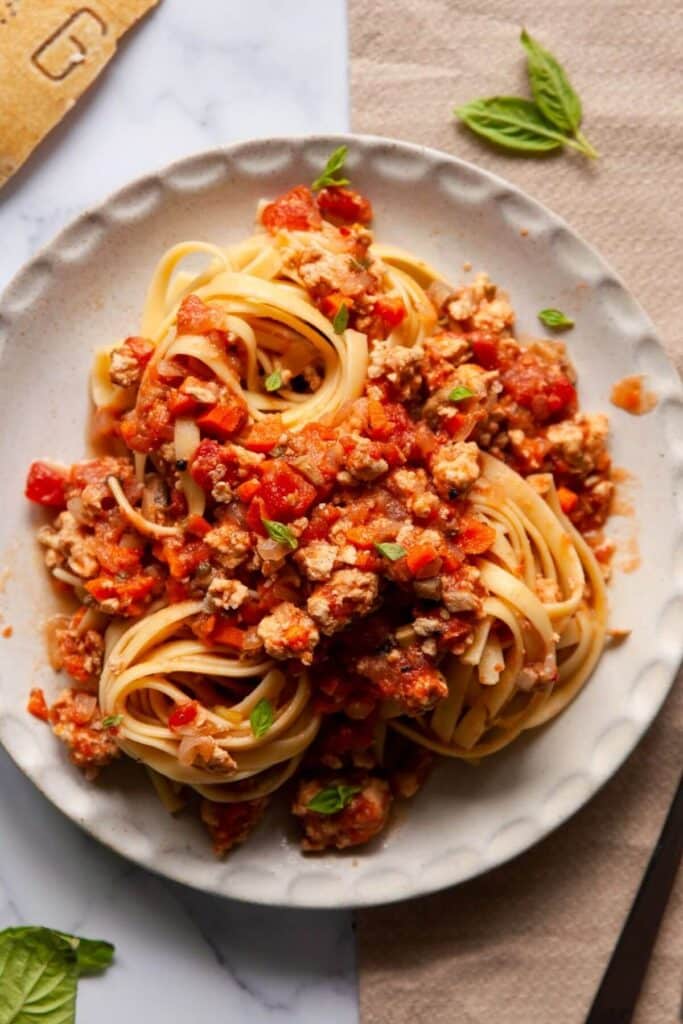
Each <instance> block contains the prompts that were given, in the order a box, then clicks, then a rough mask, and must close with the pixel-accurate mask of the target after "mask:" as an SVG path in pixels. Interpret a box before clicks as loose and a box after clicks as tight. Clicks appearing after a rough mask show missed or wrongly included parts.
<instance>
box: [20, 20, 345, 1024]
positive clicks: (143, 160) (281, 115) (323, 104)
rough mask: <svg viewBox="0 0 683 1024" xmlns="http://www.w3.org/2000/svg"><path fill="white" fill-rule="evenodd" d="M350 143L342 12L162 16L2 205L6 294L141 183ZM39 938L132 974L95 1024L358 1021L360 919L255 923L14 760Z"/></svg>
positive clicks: (114, 979) (108, 987)
mask: <svg viewBox="0 0 683 1024" xmlns="http://www.w3.org/2000/svg"><path fill="white" fill-rule="evenodd" d="M347 127H348V94H347V79H346V12H345V6H344V3H343V0H325V3H320V0H250V2H249V3H248V4H245V3H239V2H236V0H231V2H226V0H201V2H198V3H194V4H188V3H187V2H186V0H163V2H162V3H161V4H160V6H159V7H158V9H157V10H155V11H154V12H153V14H152V15H151V16H150V17H148V18H147V19H146V20H145V21H144V22H143V23H142V24H141V25H140V26H139V28H138V29H136V30H135V31H134V32H133V33H132V34H131V35H130V36H129V37H128V38H127V39H126V40H125V41H124V42H123V43H122V45H121V47H120V52H119V54H118V55H117V57H116V58H115V60H114V61H113V62H112V64H111V65H110V67H109V68H108V69H107V71H106V72H105V74H104V75H102V76H101V79H100V80H99V81H98V82H97V83H96V85H95V86H94V87H93V88H92V89H91V91H90V92H89V93H88V94H86V96H85V97H84V98H83V100H82V101H81V102H80V103H79V105H78V107H77V108H76V110H75V111H74V112H72V114H71V116H70V117H68V118H67V119H66V120H65V122H64V123H63V124H62V125H60V126H59V127H58V128H57V129H56V130H55V131H54V132H53V133H52V135H51V136H50V137H49V138H48V139H47V140H46V141H45V142H44V143H43V144H42V146H41V147H40V148H39V149H38V150H37V151H36V153H34V154H33V156H32V157H31V158H30V160H29V161H28V163H27V164H26V165H25V167H24V168H23V169H22V170H21V171H20V172H19V174H17V175H16V177H15V178H14V179H12V180H11V181H10V183H9V184H8V185H7V186H6V187H5V188H4V189H3V191H2V192H1V193H0V231H1V233H2V239H3V245H2V246H0V287H2V286H4V285H5V284H6V282H7V281H8V280H9V278H10V277H11V276H12V274H13V273H14V272H15V271H16V270H17V269H18V268H19V267H20V266H21V265H22V263H24V261H25V260H26V259H27V258H28V257H29V256H31V255H32V254H33V253H34V252H35V251H36V249H37V248H38V247H39V246H40V245H42V244H43V243H44V242H45V241H47V240H48V239H49V238H50V237H51V236H52V235H53V234H54V233H55V232H56V231H58V230H59V229H60V228H61V227H62V226H63V225H64V224H66V223H67V222H68V221H69V220H70V219H71V218H72V217H73V216H74V215H75V214H77V213H79V212H80V211H81V210H83V209H84V208H86V207H87V206H88V205H90V204H92V203H94V202H96V201H97V200H98V199H100V198H101V197H102V196H104V195H105V194H106V193H107V192H109V191H111V190H112V189H114V188H117V187H118V186H120V185H122V184H124V183H125V182H126V181H128V180H129V179H130V178H132V177H135V176H136V175H138V174H141V173H144V172H146V171H149V170H152V169H153V168H155V167H157V166H160V165H162V164H164V163H166V162H167V161H169V160H172V159H174V158H176V157H180V156H183V155H186V154H188V153H191V152H193V151H195V150H199V149H203V148H207V147H210V146H213V145H219V144H223V143H227V142H230V141H233V140H235V139H239V138H247V137H250V136H256V135H269V134H286V133H288V132H290V133H304V132H316V131H335V130H345V129H346V128H347ZM1 642H2V641H1V640H0V643H1ZM36 642H37V643H38V642H40V641H39V637H38V636H36ZM46 742H49V737H48V736H47V735H46ZM207 856H210V853H209V851H208V847H207ZM23 922H26V923H40V924H46V925H51V926H54V927H59V928H62V929H64V930H67V931H73V932H77V933H81V934H84V935H87V936H92V937H102V938H107V939H109V940H110V941H112V942H114V943H115V944H116V947H117V956H116V962H115V965H114V966H113V967H112V968H111V969H110V970H109V971H108V972H107V974H106V975H104V976H102V977H101V978H94V979H85V980H84V981H83V982H82V983H81V985H80V990H79V997H78V1004H79V1010H78V1020H79V1022H84V1024H90V1022H95V1021H97V1024H113V1022H116V1024H120V1021H121V1020H129V1021H131V1022H137V1021H142V1020H143V1019H144V1021H145V1022H146V1024H155V1022H156V1021H162V1020H163V1021H165V1022H168V1021H169V1020H171V1021H181V1020H184V1019H186V1018H188V1017H189V1019H193V1018H195V1017H196V1016H197V1014H198V1013H201V1015H202V1017H204V1016H205V1015H206V1017H207V1019H209V1020H211V1021H216V1022H217V1024H221V1022H228V1021H231V1022H233V1021H237V1022H241V1021H246V1020H248V1021H249V1022H250V1024H260V1022H275V1021H279V1022H296V1024H307V1022H310V1024H314V1022H315V1024H318V1022H319V1021H323V1020H327V1021H334V1022H335V1024H353V1022H355V1021H356V1020H357V1008H356V1003H357V1000H356V983H355V965H354V944H353V936H352V927H351V915H350V914H348V913H344V912H314V911H311V912H305V911H284V910H279V909H269V908H264V907H253V906H249V905H246V904H242V903H237V902H233V901H228V900H224V899H219V898H216V897H212V896H206V895H204V894H201V893H197V892H194V891H193V890H190V889H186V888H184V887H183V886H180V885H177V884H175V883H170V882H167V881H165V880H164V879H162V878H159V877H156V876H155V875H152V874H149V873H147V872H145V871H142V870H141V869H139V868H137V867H135V866H133V865H131V864H129V863H128V862H126V861H124V860H122V859H121V858H119V857H118V856H116V855H115V854H113V853H111V852H109V851H108V850H106V849H104V848H103V847H101V846H100V845H99V844H97V843H96V842H94V841H93V840H92V839H90V838H89V837H88V836H87V835H85V834H84V833H82V832H80V831H79V829H78V828H76V827H75V826H74V825H72V824H71V823H70V822H69V821H67V819H66V818H64V817H63V816H62V815H61V814H60V813H59V812H58V811H56V810H55V809H54V808H53V807H52V806H51V805H50V804H49V803H48V802H47V801H46V800H45V799H44V798H43V797H42V796H41V795H40V794H39V793H38V792H37V791H36V790H35V788H34V787H33V786H32V784H31V783H29V782H28V781H27V780H26V779H25V778H24V777H23V776H22V775H21V774H20V772H18V771H17V769H16V768H15V767H14V765H13V764H12V763H11V762H10V761H9V759H8V758H7V757H6V755H5V754H4V753H1V752H0V927H5V926H6V925H10V924H17V923H23Z"/></svg>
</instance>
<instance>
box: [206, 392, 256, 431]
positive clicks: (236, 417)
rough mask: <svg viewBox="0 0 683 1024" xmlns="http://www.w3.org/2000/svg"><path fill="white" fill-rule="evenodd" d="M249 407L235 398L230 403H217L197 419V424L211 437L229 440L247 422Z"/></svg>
mask: <svg viewBox="0 0 683 1024" xmlns="http://www.w3.org/2000/svg"><path fill="white" fill-rule="evenodd" d="M247 415H248V413H247V407H246V405H245V403H244V402H240V401H239V400H238V399H237V398H235V399H234V400H233V401H232V402H231V404H230V405H216V406H214V407H213V409H209V411H208V412H205V413H204V415H203V416H200V417H199V419H198V420H197V426H198V427H199V429H200V430H201V431H203V432H204V433H205V434H208V435H209V437H214V438H217V439H218V440H219V441H227V440H228V438H229V437H233V435H234V434H238V433H239V431H240V430H241V429H242V427H243V426H244V424H245V423H246V422H247Z"/></svg>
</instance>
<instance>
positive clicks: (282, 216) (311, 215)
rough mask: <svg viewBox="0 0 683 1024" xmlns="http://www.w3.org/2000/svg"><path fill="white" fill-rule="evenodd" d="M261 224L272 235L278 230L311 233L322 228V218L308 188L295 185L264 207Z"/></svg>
mask: <svg viewBox="0 0 683 1024" xmlns="http://www.w3.org/2000/svg"><path fill="white" fill-rule="evenodd" d="M261 223H262V224H263V226H264V228H266V229H267V230H268V231H270V232H272V233H273V234H275V232H276V231H278V230H279V229H280V228H285V229H286V230H288V231H313V230H317V229H318V228H319V227H321V226H322V217H321V216H320V211H319V210H318V207H317V204H316V201H315V196H314V195H313V193H312V192H311V190H310V188H307V187H306V185H296V186H295V187H294V188H290V190H289V192H285V193H284V195H281V196H278V198H277V199H275V200H274V201H273V202H272V203H268V205H267V206H266V207H264V209H263V211H262V213H261Z"/></svg>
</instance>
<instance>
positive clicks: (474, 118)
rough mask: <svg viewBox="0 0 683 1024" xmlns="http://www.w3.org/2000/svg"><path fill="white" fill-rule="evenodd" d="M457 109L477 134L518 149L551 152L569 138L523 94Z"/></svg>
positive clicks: (494, 97)
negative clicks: (547, 119)
mask: <svg viewBox="0 0 683 1024" xmlns="http://www.w3.org/2000/svg"><path fill="white" fill-rule="evenodd" d="M455 113H456V114H457V115H458V117H459V118H460V120H461V121H464V122H465V124H466V125H467V127H468V128H471V129H472V131H473V132H476V133H477V135H483V137H484V138H485V139H488V140H489V142H495V143H496V145H498V146H504V147H505V148H506V149H513V150H516V151H517V152H520V151H521V152H525V153H547V152H549V151H550V150H551V149H559V147H560V146H563V145H564V144H565V143H566V141H567V140H566V138H565V136H564V135H562V134H561V133H560V132H559V131H558V130H557V129H556V128H554V127H553V125H552V124H550V123H549V122H548V121H546V119H545V118H544V117H543V115H542V114H541V112H540V110H539V109H538V107H537V106H536V104H535V103H533V102H532V101H531V100H525V99H522V98H521V97H519V96H492V97H491V99H483V100H472V102H471V103H466V104H465V106H464V107H457V108H456V111H455Z"/></svg>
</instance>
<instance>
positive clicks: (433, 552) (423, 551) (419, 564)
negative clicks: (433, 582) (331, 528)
mask: <svg viewBox="0 0 683 1024" xmlns="http://www.w3.org/2000/svg"><path fill="white" fill-rule="evenodd" d="M406 565H407V566H408V569H409V570H410V572H411V573H412V574H413V576H416V577H417V578H418V579H420V578H422V577H425V576H433V575H435V574H436V573H437V572H438V571H439V569H440V568H441V557H440V555H439V552H438V551H437V549H436V548H435V547H434V545H433V544H416V545H415V546H414V547H412V548H410V550H409V551H408V553H407V554H406Z"/></svg>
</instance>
